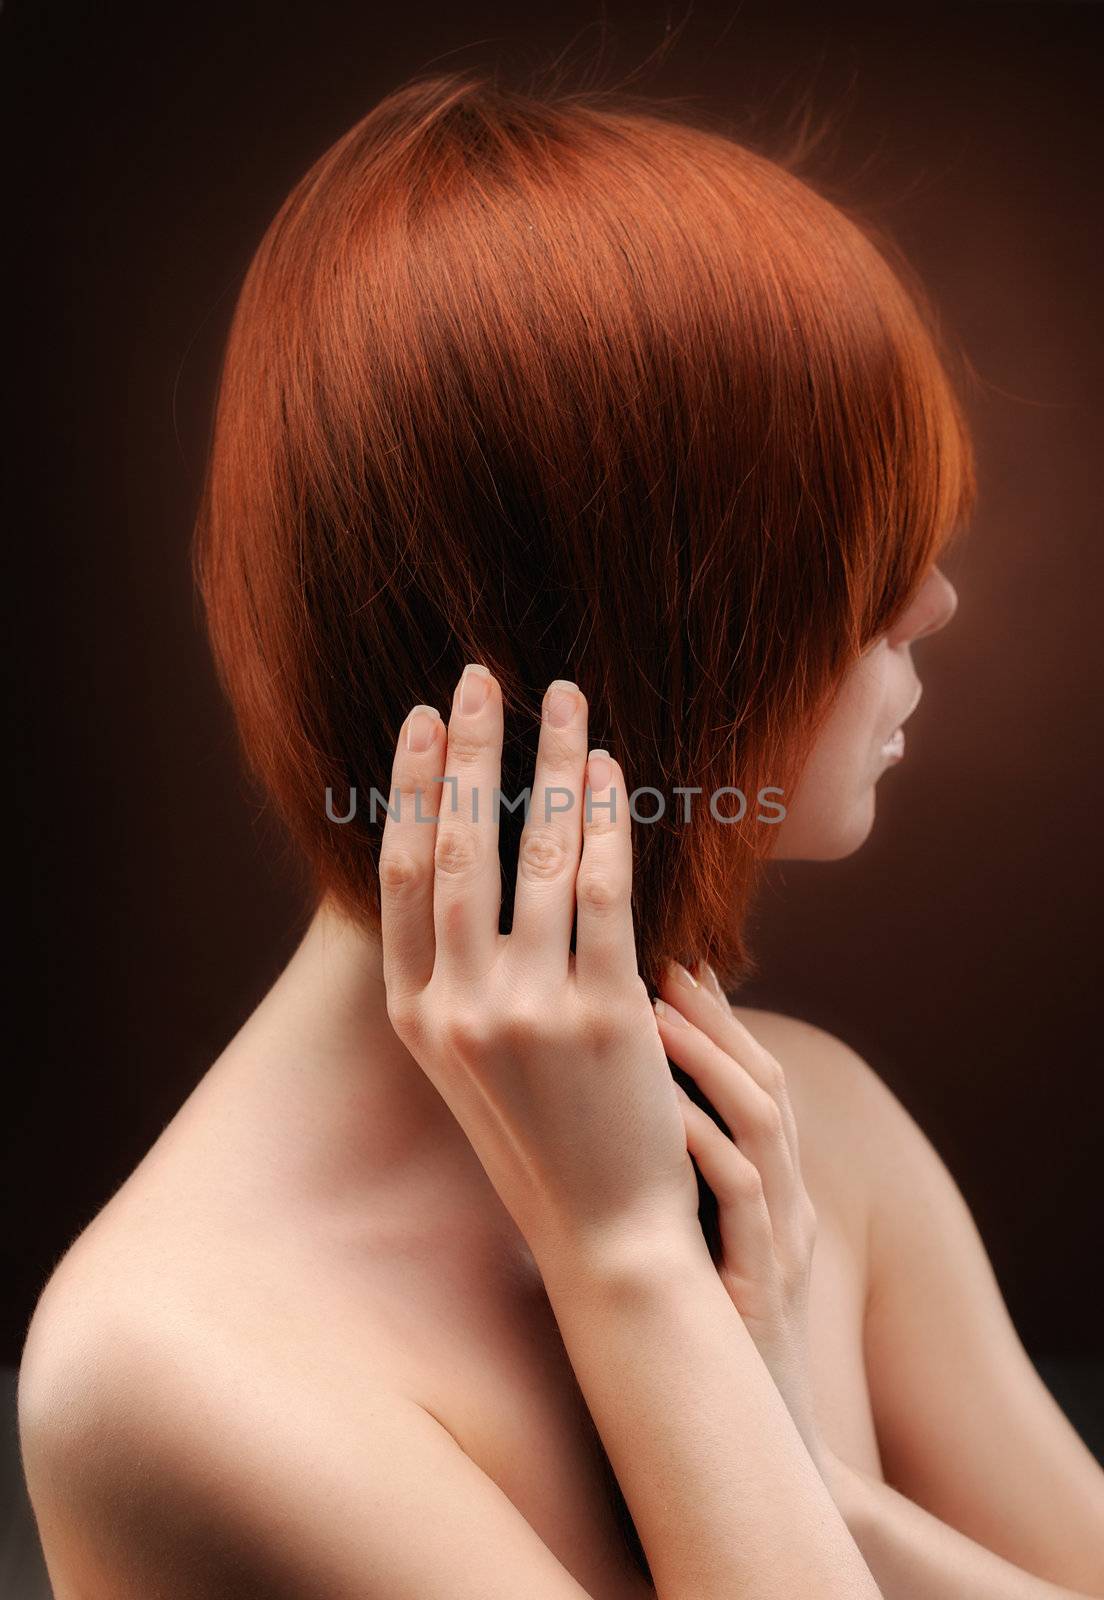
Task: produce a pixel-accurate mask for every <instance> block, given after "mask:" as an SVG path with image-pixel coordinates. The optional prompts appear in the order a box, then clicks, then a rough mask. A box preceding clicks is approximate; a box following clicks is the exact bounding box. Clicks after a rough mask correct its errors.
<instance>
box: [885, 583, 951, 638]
mask: <svg viewBox="0 0 1104 1600" xmlns="http://www.w3.org/2000/svg"><path fill="white" fill-rule="evenodd" d="M957 609H958V590H957V589H956V588H955V586H954V584H953V583H952V582H951V580H950V579H949V578H948V577H947V575H946V573H944V572H941V571H940V569H939V568H938V567H933V568H932V570H931V572H929V574H928V576H927V578H926V579H925V581H924V583H923V584H921V586H920V589H919V591H918V593H917V594H916V597H915V599H914V600H913V601H912V604H911V605H910V606H909V607H908V608H907V609H906V611H905V612H904V614H903V616H902V617H901V619H900V622H899V623H898V625H897V629H896V634H897V639H898V641H899V642H901V643H907V644H914V643H915V642H916V640H917V639H923V638H925V637H926V636H927V635H928V634H929V633H938V632H939V629H940V628H945V627H946V626H947V624H948V622H950V620H951V618H952V617H953V616H954V614H955V612H956V611H957Z"/></svg>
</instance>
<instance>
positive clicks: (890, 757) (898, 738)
mask: <svg viewBox="0 0 1104 1600" xmlns="http://www.w3.org/2000/svg"><path fill="white" fill-rule="evenodd" d="M923 692H924V686H923V684H919V683H918V684H917V685H916V693H915V694H914V695H913V697H912V704H911V705H910V706H909V708H908V710H907V711H906V712H905V714H904V716H903V717H902V718H901V720H900V722H899V723H898V724H897V726H896V728H895V729H894V730H893V732H892V733H891V734H890V736H889V738H888V739H887V740H886V741H885V743H884V744H883V745H882V755H883V757H884V758H885V760H887V761H900V760H901V758H902V756H903V755H904V753H905V723H906V722H907V721H908V719H909V718H910V717H911V716H912V713H913V712H914V711H915V710H916V708H917V706H918V705H919V704H920V696H921V695H922V694H923Z"/></svg>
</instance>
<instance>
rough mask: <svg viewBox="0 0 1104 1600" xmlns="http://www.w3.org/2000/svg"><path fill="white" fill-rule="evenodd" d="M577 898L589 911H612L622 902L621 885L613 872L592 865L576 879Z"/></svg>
mask: <svg viewBox="0 0 1104 1600" xmlns="http://www.w3.org/2000/svg"><path fill="white" fill-rule="evenodd" d="M575 898H576V900H577V901H578V903H579V904H580V905H581V906H584V907H585V908H586V910H587V911H596V912H598V913H599V914H601V913H602V912H605V911H612V910H613V909H614V908H615V907H616V906H618V905H620V903H621V898H622V892H621V885H620V884H619V883H618V882H617V879H616V878H615V876H614V875H613V874H612V873H610V872H608V871H606V870H605V869H601V870H598V869H595V868H594V867H591V868H590V869H589V870H588V871H586V872H580V874H579V876H578V878H577V879H576V880H575Z"/></svg>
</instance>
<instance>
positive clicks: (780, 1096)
mask: <svg viewBox="0 0 1104 1600" xmlns="http://www.w3.org/2000/svg"><path fill="white" fill-rule="evenodd" d="M763 1073H764V1078H765V1081H766V1089H767V1093H768V1094H769V1095H770V1096H771V1098H772V1099H774V1100H776V1101H777V1102H778V1103H779V1104H780V1105H781V1104H783V1103H784V1102H785V1101H787V1100H788V1099H789V1097H790V1089H789V1085H788V1084H787V1082H786V1074H785V1072H784V1071H783V1070H782V1063H781V1062H780V1061H776V1060H775V1058H774V1056H772V1055H768V1056H766V1057H765V1058H764V1061H763Z"/></svg>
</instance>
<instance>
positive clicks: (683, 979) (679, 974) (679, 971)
mask: <svg viewBox="0 0 1104 1600" xmlns="http://www.w3.org/2000/svg"><path fill="white" fill-rule="evenodd" d="M671 971H672V972H673V973H674V975H675V977H676V978H677V979H678V981H679V982H680V983H681V984H684V985H685V986H686V987H687V988H690V989H700V988H701V984H700V983H699V982H698V980H697V978H695V976H694V974H693V973H692V972H688V971H687V969H686V968H685V967H684V966H683V964H682V962H681V961H672V962H671Z"/></svg>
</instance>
